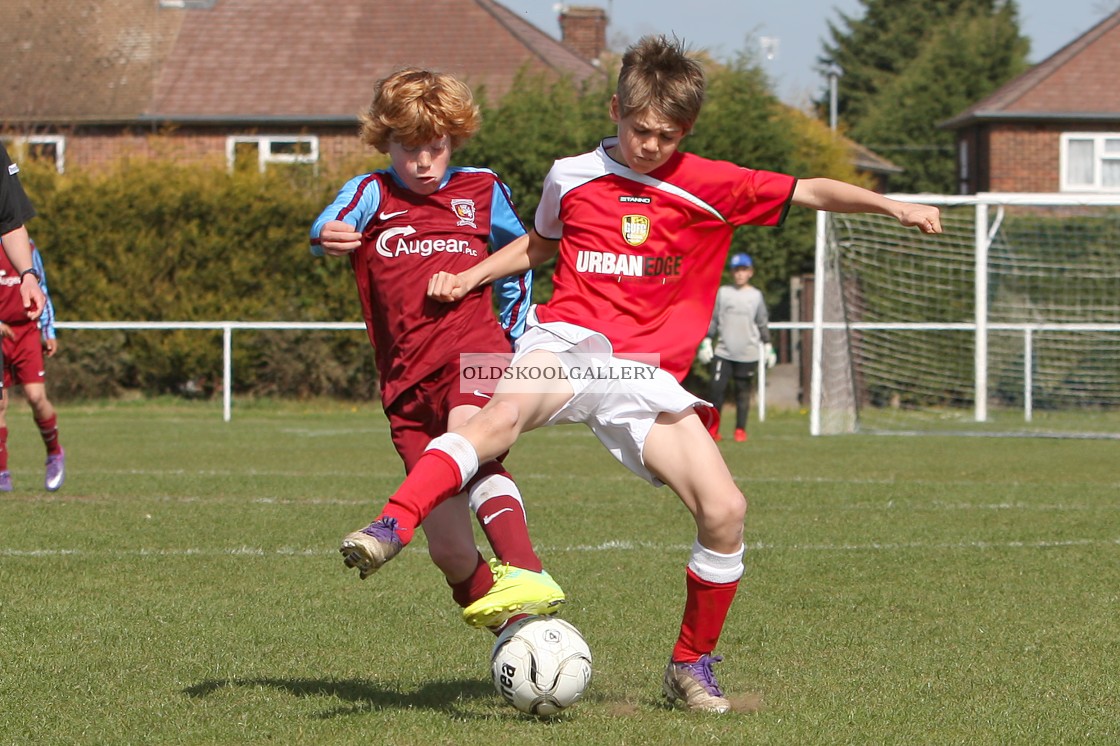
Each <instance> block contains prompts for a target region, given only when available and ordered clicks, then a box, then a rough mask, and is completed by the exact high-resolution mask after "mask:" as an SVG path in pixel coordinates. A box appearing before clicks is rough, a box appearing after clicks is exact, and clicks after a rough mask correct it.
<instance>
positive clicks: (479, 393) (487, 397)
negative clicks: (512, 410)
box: [474, 389, 494, 399]
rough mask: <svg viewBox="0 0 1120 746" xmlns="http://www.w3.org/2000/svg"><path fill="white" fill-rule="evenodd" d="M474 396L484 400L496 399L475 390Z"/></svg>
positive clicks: (491, 395)
mask: <svg viewBox="0 0 1120 746" xmlns="http://www.w3.org/2000/svg"><path fill="white" fill-rule="evenodd" d="M474 395H475V396H481V397H482V398H483V399H493V398H494V395H493V394H484V393H482V391H481V390H480V389H475V390H474Z"/></svg>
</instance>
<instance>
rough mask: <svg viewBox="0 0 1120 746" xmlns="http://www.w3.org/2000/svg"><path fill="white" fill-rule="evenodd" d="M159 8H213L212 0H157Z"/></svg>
mask: <svg viewBox="0 0 1120 746" xmlns="http://www.w3.org/2000/svg"><path fill="white" fill-rule="evenodd" d="M159 7H161V8H188V9H189V8H202V9H206V8H213V7H214V0H159Z"/></svg>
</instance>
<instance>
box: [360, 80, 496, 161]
mask: <svg viewBox="0 0 1120 746" xmlns="http://www.w3.org/2000/svg"><path fill="white" fill-rule="evenodd" d="M359 119H360V120H361V123H362V128H361V133H360V134H359V137H360V138H361V141H362V142H363V143H365V144H366V145H370V146H372V147H374V148H376V149H377V150H379V151H381V152H382V153H386V152H388V150H389V141H390V140H396V141H397V142H399V143H401V144H402V145H407V146H410V147H415V146H418V145H423V144H424V143H428V142H432V141H433V140H438V139H439V138H441V137H443V136H444V135H447V136H449V137H450V138H451V148H452V149H456V148H458V147H459V145H461V144H462V143H464V142H466V141H467V140H469V139H470V138H471V137H472V136H473V135H474V134H475V133H476V132H478V129H479V127H480V126H481V124H482V115H481V114H480V113H479V110H478V106H477V105H476V104H475V102H474V96H473V95H472V94H471V89H470V88H469V87H467V85H466V84H465V83H463V82H461V81H460V80H459V79H457V78H455V77H453V76H451V75H447V74H445V73H436V72H432V71H430V70H421V69H419V68H405V69H403V70H398V71H397V72H395V73H393V74H392V75H389V76H388V77H386V78H384V79H382V80H379V81H377V85H376V86H375V87H374V91H373V101H371V102H370V105H369V108H368V109H367V110H366V111H365V112H363V113H362V114H361V116H360V117H359Z"/></svg>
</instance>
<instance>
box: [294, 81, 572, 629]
mask: <svg viewBox="0 0 1120 746" xmlns="http://www.w3.org/2000/svg"><path fill="white" fill-rule="evenodd" d="M480 121H481V118H480V115H479V111H478V107H477V106H476V105H475V103H474V99H473V97H472V95H471V91H470V89H469V88H468V87H467V86H466V85H464V84H463V83H462V82H460V81H459V80H457V79H455V78H453V77H451V76H449V75H444V74H440V73H433V72H430V71H427V70H419V69H405V70H400V71H398V72H395V73H393V74H392V75H390V76H388V77H387V78H385V79H384V80H381V81H379V82H378V84H377V86H376V88H375V92H374V97H373V101H372V103H371V104H370V107H369V109H368V111H366V112H365V113H364V114H363V116H362V129H361V139H362V141H363V142H364V143H365V144H367V145H370V146H372V147H374V148H376V149H377V150H378V151H380V152H382V153H387V154H388V155H389V158H390V162H391V167H390V168H389V169H387V170H384V171H375V172H372V173H367V174H362V175H360V176H356V177H354V178H353V179H351V180H350V181H349V182H347V183H346V185H345V186H343V188H342V190H341V191H340V192H339V193H338V196H337V197H336V198H335V200H334V202H333V203H332V204H331V205H330V206H328V207H327V208H326V209H325V210H324V211H323V212H322V214H320V215H319V217H318V219H317V220H316V221H315V223H314V224H313V226H312V228H311V247H312V253H315V254H319V255H322V254H324V253H325V254H329V255H331V256H349V258H350V265H351V267H352V269H353V271H354V279H355V281H356V283H357V287H358V296H359V299H360V300H361V305H362V316H363V317H364V319H365V324H366V330H367V332H368V334H369V338H370V342H372V343H373V346H374V350H375V353H376V360H377V368H378V372H379V374H380V379H381V402H382V405H383V406H384V408H385V413H386V414H387V415H388V417H389V425H390V429H391V431H392V438H393V444H394V446H395V447H396V449H397V452H398V453H399V454H400V457H401V459H402V460H403V461H404V465H405V471H406V472H411V471H412V469H413V467H414V466H415V464H416V463H417V461H419V460H420V457H421V456H422V455H423V453H424V451H425V449H426V448H436V449H439V448H441V447H442V448H446V447H447V446H446V445H441V444H443V443H444V438H441V437H439V436H441V435H443V434H444V433H446V432H447V430H448V428H454V427H458V426H461V425H462V424H463V423H464V422H466V421H467V420H468V419H469V417H470V416H471V415H472V414H474V413H475V412H477V411H479V409H480V408H481V407H482V406H483V405H484V404H485V403H486V401H487V400H488V396H486V395H485V394H483V393H482V392H480V391H478V390H473V389H472V390H471V391H463V390H462V389H463V387H461V386H460V385H459V383H460V381H459V375H458V372H459V364H460V360H459V356H460V354H463V353H493V354H498V355H505V356H507V357H508V354H509V353H510V351H511V346H512V340H513V339H515V338H516V337H517V336H518V335H519V334H520V333H521V332H522V331H523V329H524V322H525V314H526V312H527V310H528V306H529V298H528V296H529V290H530V285H531V274H530V273H529V272H528V271H526V272H522V273H517V275H516V276H513V277H510V278H508V279H507V280H506V281H504V282H502V283H499V284H498V285H497V287H498V293H499V296H500V305H501V320H500V322H501V323H499V320H498V319H495V317H494V309H493V305H492V300H491V291H490V288H489V287H487V288H485V289H480V290H479V292H475V293H472V294H470V295H469V296H468V297H466V298H464V299H463V302H462V303H459V304H456V305H454V306H448V305H444V304H441V303H438V302H436V301H433V300H430V299H428V298H426V297H425V295H424V290H423V289H424V288H425V287H426V286H427V283H428V280H429V278H430V277H431V276H432V275H433V274H434V273H436V272H439V271H448V272H462V271H465V270H466V269H468V268H470V267H472V266H474V265H475V264H477V263H479V262H481V261H482V260H483V259H484V258H485V257H486V256H487V255H488V254H489V252H490V251H493V250H497V249H499V248H501V247H502V246H505V245H506V244H507V243H509V242H510V241H512V240H514V239H516V238H518V237H520V236H523V235H524V234H525V229H524V227H523V226H522V224H521V221H520V219H519V218H518V216H517V213H516V211H515V209H514V206H513V203H512V201H511V199H510V194H509V189H508V188H507V187H506V185H505V184H504V183H502V181H501V180H500V179H499V178H498V177H497V175H496V174H494V172H492V171H489V170H487V169H482V168H467V167H451V165H450V162H451V155H452V153H453V152H454V151H455V150H456V149H457V148H458V147H459V146H460V145H462V143H463V142H465V141H466V140H467V139H468V138H470V137H471V136H473V135H474V133H475V132H477V131H478V128H479V124H480ZM500 457H501V454H494V456H493V457H491V458H489V459H487V460H486V461H484V462H481V465H476V467H477V473H475V472H473V471H472V474H471V476H470V477H468V478H467V479H464V480H463V481H462V482H461V483H460V484H458V485H456V489H455V493H456V494H459V497H457V498H456V499H453V500H448V501H447V502H445V503H443V505H441V506H440V507H439V508H438V509H437V510H434V511H432V512H431V514H430V515H426V516H425V520H424V524H423V527H424V532H425V534H426V535H427V537H428V545H429V553H430V554H431V557H432V560H433V561H434V562H435V564H436V565H437V566H438V567H439V568H440V570H441V571H442V572H443V573H444V575H445V576H446V578H447V582H448V585H450V586H451V589H452V596H453V598H454V599H455V601H456V602H457V603H458V604H459V605H460V606H462V607H464V609H463V618H464V620H465V621H466V622H467V623H468V624H471V625H472V626H478V627H482V626H487V627H496V626H498V625H501V624H503V623H504V622H506V621H507V620H508V618H509V617H510V616H511V613H512V612H513V611H516V612H518V613H552V612H554V611H555V610H556V607H557V605H558V604H560V603H562V602H563V600H564V593H563V591H562V590H561V589H560V587H559V586H558V585H557V584H556V583H555V582H554V581H553V580H552V578H551V577H550V576H549V575H548V573H546V572H544V571H543V570H542V568H541V562H540V559H539V558H538V557H537V555H536V553H535V552H534V551H533V547H532V543H531V542H530V540H529V532H528V527H527V526H526V523H525V511H524V505H523V503H522V500H521V495H520V493H519V492H518V489H517V486H516V485H515V484H514V482H513V480H512V478H511V477H510V475H509V474H508V472H506V470H505V468H504V467H503V466H502V465H501V462H500ZM495 459H498V460H495ZM468 498H469V501H468ZM468 505H469V507H470V508H471V509H472V510H473V511H474V512H475V513H476V515H477V516H478V520H479V523H480V524H481V526H482V529H483V531H484V532H485V533H486V535H487V538H488V539H489V540H490V543H491V546H492V547H493V549H494V552H495V554H496V555H497V556H498V558H499V559H498V560H496V561H495V562H494V563H493V567H491V566H488V565H487V563H486V562H485V560H484V559H483V557H482V555H481V554H480V553H479V551H478V548H477V547H476V546H475V543H474V534H473V530H472V528H471V523H470V516H469V513H468ZM418 525H419V522H417V524H415V525H412V526H410V529H415V528H416V527H417V526H418ZM377 533H378V530H375V529H370V530H369V531H368V532H367V533H362V532H355V534H354V535H353V536H352V537H350V540H351V541H352V542H357V543H359V544H362V543H365V542H376V539H377ZM352 566H353V565H352ZM360 573H361V577H362V578H363V579H364V578H365V577H366V576H367V575H368V574H369V571H367V569H366V568H364V567H362V568H360Z"/></svg>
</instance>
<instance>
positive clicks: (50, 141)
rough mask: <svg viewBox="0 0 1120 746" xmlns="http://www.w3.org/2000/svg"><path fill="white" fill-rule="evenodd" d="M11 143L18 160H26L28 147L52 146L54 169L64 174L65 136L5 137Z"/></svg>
mask: <svg viewBox="0 0 1120 746" xmlns="http://www.w3.org/2000/svg"><path fill="white" fill-rule="evenodd" d="M4 139H5V140H7V141H8V142H11V143H12V149H13V150H15V151H16V152H15V153H13V154H12V155H13V156H16V155H17V154H18V159H21V160H22V159H27V146H28V145H54V169H55V171H58V172H59V173H60V174H61V173H66V136H65V135H18V136H13V137H5V138H4Z"/></svg>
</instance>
